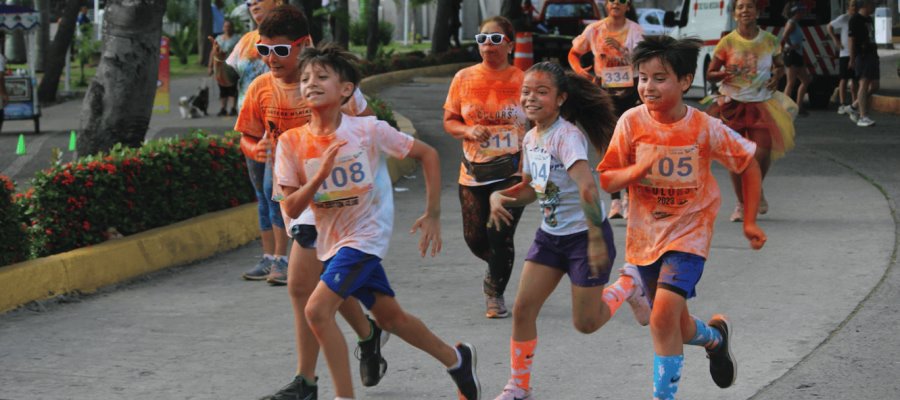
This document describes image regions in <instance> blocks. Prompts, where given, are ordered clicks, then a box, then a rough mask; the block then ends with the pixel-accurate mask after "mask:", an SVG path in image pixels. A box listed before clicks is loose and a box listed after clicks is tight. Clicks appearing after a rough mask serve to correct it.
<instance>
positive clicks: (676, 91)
mask: <svg viewBox="0 0 900 400" xmlns="http://www.w3.org/2000/svg"><path fill="white" fill-rule="evenodd" d="M638 77H639V78H638V94H640V96H641V101H643V102H644V104H646V105H647V110H649V111H650V115H652V116H653V118H654V119H656V120H657V121H659V122H662V123H671V122H675V121H678V120H679V119H681V117H683V116H684V113H685V112H686V109H685V107H684V103H683V102H682V94H683V93H684V91H686V90H688V88H690V87H691V81H692V80H693V78H694V76H693V74H688V75H686V76H684V77H682V78H681V79H679V78H678V76H677V75H675V71H673V70H672V68H671V67H669V66H668V65H665V64H663V62H662V61H661V60H660V59H659V58H652V59H650V60H647V61H645V62H642V63H641V65H640V66H639V67H638Z"/></svg>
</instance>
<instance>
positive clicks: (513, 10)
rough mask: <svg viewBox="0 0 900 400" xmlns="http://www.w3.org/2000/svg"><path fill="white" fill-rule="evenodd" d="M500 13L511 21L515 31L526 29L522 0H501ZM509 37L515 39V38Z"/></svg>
mask: <svg viewBox="0 0 900 400" xmlns="http://www.w3.org/2000/svg"><path fill="white" fill-rule="evenodd" d="M500 15H502V16H503V17H504V18H506V19H508V20H509V22H512V24H513V27H514V28H515V29H516V32H524V31H525V30H527V28H528V27H527V24H526V22H525V13H524V12H522V0H503V4H502V5H501V6H500ZM510 39H512V40H516V38H510Z"/></svg>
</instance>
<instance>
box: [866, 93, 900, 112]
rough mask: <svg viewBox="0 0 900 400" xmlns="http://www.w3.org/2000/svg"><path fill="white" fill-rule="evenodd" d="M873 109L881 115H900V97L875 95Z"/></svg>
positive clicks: (873, 96)
mask: <svg viewBox="0 0 900 400" xmlns="http://www.w3.org/2000/svg"><path fill="white" fill-rule="evenodd" d="M872 109H873V110H875V111H877V112H881V113H891V114H900V97H891V96H879V95H877V94H873V95H872Z"/></svg>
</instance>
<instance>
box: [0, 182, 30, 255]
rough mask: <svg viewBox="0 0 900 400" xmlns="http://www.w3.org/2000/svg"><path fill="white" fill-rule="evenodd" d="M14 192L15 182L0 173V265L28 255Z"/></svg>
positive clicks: (20, 213) (20, 214)
mask: <svg viewBox="0 0 900 400" xmlns="http://www.w3.org/2000/svg"><path fill="white" fill-rule="evenodd" d="M15 192H16V185H15V183H13V181H12V180H10V179H9V178H7V177H6V176H3V175H0V265H7V264H14V263H17V262H19V261H24V260H25V259H26V258H27V255H28V251H27V246H26V244H25V230H24V229H23V225H22V212H21V211H20V210H19V203H18V202H17V201H16V196H15V195H14V194H15Z"/></svg>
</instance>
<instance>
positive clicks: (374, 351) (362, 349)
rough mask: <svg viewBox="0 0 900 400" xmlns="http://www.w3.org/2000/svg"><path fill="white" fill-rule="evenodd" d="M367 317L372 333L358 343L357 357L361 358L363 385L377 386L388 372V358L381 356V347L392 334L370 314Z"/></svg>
mask: <svg viewBox="0 0 900 400" xmlns="http://www.w3.org/2000/svg"><path fill="white" fill-rule="evenodd" d="M366 319H367V320H368V321H369V325H370V326H371V327H372V335H371V337H370V338H369V339H368V340H361V341H359V342H358V343H357V347H356V358H357V359H358V360H359V378H360V380H361V381H362V384H363V386H375V385H377V384H378V382H381V378H383V377H384V374H385V373H386V372H387V360H385V359H384V357H382V356H381V347H382V346H384V345H385V343H387V341H388V339H389V338H390V337H391V334H390V333H389V332H385V331H383V330H381V328H379V327H378V325H377V324H375V321H373V320H372V318H369V316H368V315H366Z"/></svg>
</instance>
